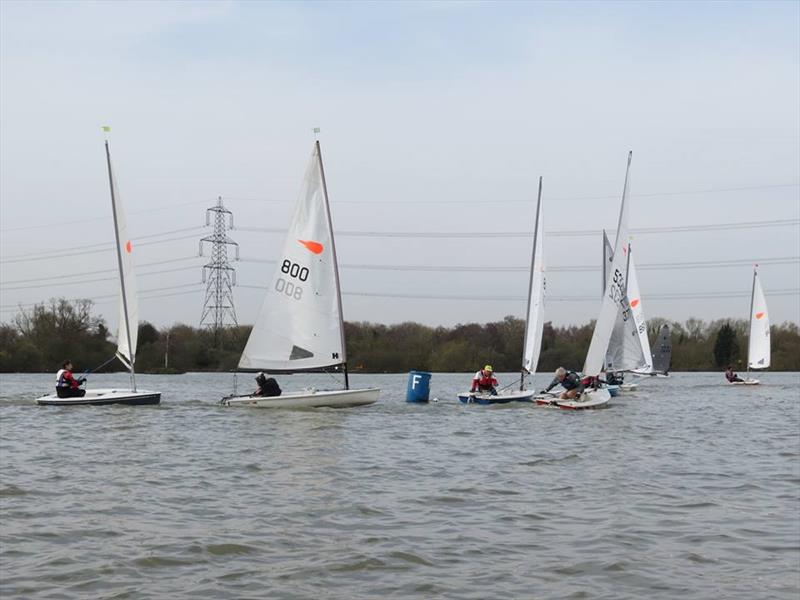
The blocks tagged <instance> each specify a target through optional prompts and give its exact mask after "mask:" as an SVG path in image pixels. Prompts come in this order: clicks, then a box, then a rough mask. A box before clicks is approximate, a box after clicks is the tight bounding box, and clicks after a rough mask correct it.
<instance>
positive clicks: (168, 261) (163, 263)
mask: <svg viewBox="0 0 800 600" xmlns="http://www.w3.org/2000/svg"><path fill="white" fill-rule="evenodd" d="M198 258H199V257H198V256H184V257H182V258H170V259H167V260H157V261H154V262H149V263H141V264H139V265H136V270H137V273H138V274H139V275H147V273H142V272H141V271H140V270H139V269H143V268H145V267H152V266H155V265H165V264H168V263H175V262H181V261H184V260H197V259H198ZM188 268H191V267H188ZM118 272H119V269H99V270H97V271H83V272H80V273H69V274H67V275H51V276H49V277H35V278H33V279H16V280H14V281H6V282H5V284H4V285H15V284H18V283H36V282H38V281H51V280H53V279H72V278H74V277H83V276H86V275H99V274H100V273H118Z"/></svg>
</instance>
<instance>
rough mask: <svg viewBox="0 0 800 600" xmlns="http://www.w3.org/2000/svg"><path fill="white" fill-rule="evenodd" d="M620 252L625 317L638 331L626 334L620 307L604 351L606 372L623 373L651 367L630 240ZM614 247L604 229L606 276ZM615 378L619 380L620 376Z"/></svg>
mask: <svg viewBox="0 0 800 600" xmlns="http://www.w3.org/2000/svg"><path fill="white" fill-rule="evenodd" d="M622 251H623V252H626V254H627V263H626V268H627V280H626V288H625V293H626V295H627V297H628V299H629V301H630V304H629V306H630V312H629V313H628V315H627V316H628V318H632V319H633V321H634V325H635V327H636V332H637V335H627V333H628V332H627V328H626V326H625V325H626V324H625V320H626V314H625V313H624V312H623V311H620V313H619V314H617V320H616V322H615V324H614V329H613V330H612V333H611V340H610V341H609V343H608V351H607V352H606V363H605V371H606V373H623V372H625V371H632V372H641V371H643V370H645V371H646V372H649V371H650V369H651V366H650V364H649V363H648V359H649V358H650V341H649V340H648V339H647V323H646V322H645V320H644V313H643V311H642V300H641V295H640V293H639V281H638V279H637V277H636V267H635V265H634V260H633V250H632V248H631V244H630V242H628V244H627V247H625V246H623V249H622ZM613 256H614V250H613V248H611V243H610V242H609V241H608V236H607V235H606V232H605V231H603V278H604V280H605V279H606V277H607V275H606V268H605V267H606V264H607V263H610V262H611V261H613ZM618 379H620V380H621V377H619V378H618ZM637 387H638V386H637V385H636V384H631V383H619V384H618V385H609V386H608V389H609V391H610V393H611V395H612V397H613V396H616V395H617V392H618V391H628V392H629V391H633V390H635V389H636V388H637Z"/></svg>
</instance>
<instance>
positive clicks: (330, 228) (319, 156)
mask: <svg viewBox="0 0 800 600" xmlns="http://www.w3.org/2000/svg"><path fill="white" fill-rule="evenodd" d="M315 145H316V149H317V160H319V174H320V176H321V177H322V194H323V196H324V197H325V212H326V213H327V215H328V231H329V232H330V234H331V256H332V257H333V274H334V279H335V280H336V303H337V305H338V307H339V332H340V335H341V339H342V353H343V354H344V356H343V359H344V360H343V362H342V368H343V369H344V389H346V390H349V389H350V381H349V379H348V376H347V346H345V339H344V313H343V312H342V289H341V286H340V285H339V260H338V259H337V258H336V242H335V240H334V237H333V221H332V220H331V205H330V203H329V202H328V184H327V183H326V181H325V168H324V167H323V166H322V149H321V148H320V145H319V140H316V142H315Z"/></svg>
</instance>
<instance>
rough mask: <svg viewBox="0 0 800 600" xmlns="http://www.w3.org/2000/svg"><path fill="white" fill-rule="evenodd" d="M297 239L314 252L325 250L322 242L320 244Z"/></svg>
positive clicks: (320, 252)
mask: <svg viewBox="0 0 800 600" xmlns="http://www.w3.org/2000/svg"><path fill="white" fill-rule="evenodd" d="M297 241H298V242H300V243H301V244H303V246H305V247H306V248H308V249H309V250H310V251H311V252H313V253H314V254H322V251H323V250H324V248H323V247H322V244H320V243H319V242H312V241H310V240H297Z"/></svg>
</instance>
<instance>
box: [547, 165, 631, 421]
mask: <svg viewBox="0 0 800 600" xmlns="http://www.w3.org/2000/svg"><path fill="white" fill-rule="evenodd" d="M632 157H633V153H632V152H630V153H628V166H627V169H626V171H625V184H624V186H623V188H622V203H621V205H620V210H619V224H618V225H617V237H616V240H615V243H614V254H613V258H612V260H611V264H610V269H609V276H608V278H607V280H606V282H605V290H604V293H603V301H602V304H601V306H600V315H599V316H598V317H597V322H596V323H595V326H594V331H593V332H592V341H591V342H590V343H589V350H588V352H587V353H586V362H585V363H584V365H583V375H584V377H591V378H593V379H594V380H596V379H597V378H598V377H599V376H600V373H601V372H602V371H603V366H604V363H605V362H606V359H607V352H608V350H609V347H610V346H609V344H610V342H611V339H612V334H613V333H614V330H615V329H617V330H619V331H618V333H617V335H621V336H622V338H621V339H622V340H623V341H622V343H621V344H620V346H619V347H617V348H614V352H615V356H614V357H612V360H615V361H620V362H621V363H622V364H627V363H626V362H625V361H627V360H628V358H626V356H628V354H630V355H632V356H634V357H635V356H636V355H637V353H638V354H641V347H640V346H639V342H638V331H637V328H636V324H635V323H634V319H633V318H632V317H631V308H630V302H629V301H628V296H627V279H628V205H629V200H628V194H629V176H630V169H631V159H632ZM630 340H635V344H633V343H632V342H631V341H630ZM639 364H641V363H639ZM637 366H638V365H637ZM610 399H611V394H610V393H609V391H608V389H607V388H604V387H599V386H598V387H590V388H587V389H586V390H585V391H584V392H583V393H582V394H581V395H580V397H579V398H577V399H574V400H561V399H560V398H553V397H552V396H546V397H537V399H536V402H537V404H542V405H550V406H558V407H559V408H564V409H570V410H579V409H586V408H602V407H605V406H607V405H608V402H609V400H610Z"/></svg>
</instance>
